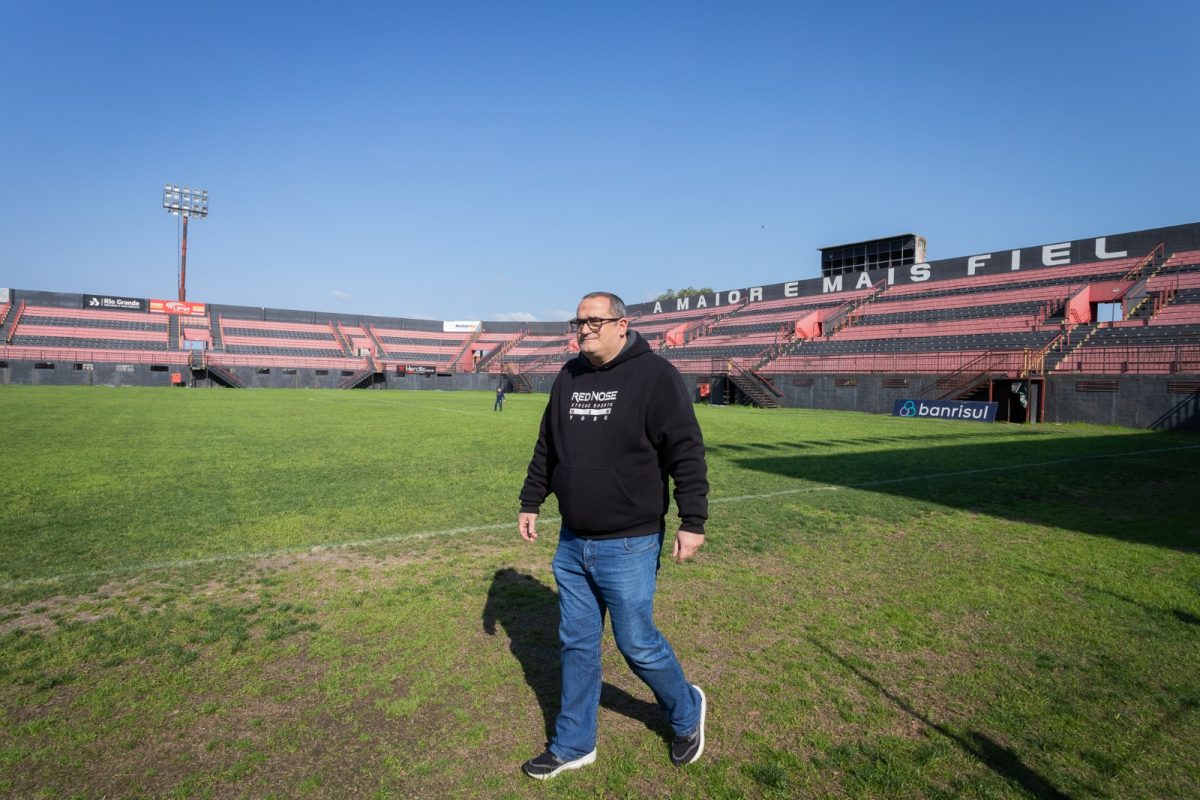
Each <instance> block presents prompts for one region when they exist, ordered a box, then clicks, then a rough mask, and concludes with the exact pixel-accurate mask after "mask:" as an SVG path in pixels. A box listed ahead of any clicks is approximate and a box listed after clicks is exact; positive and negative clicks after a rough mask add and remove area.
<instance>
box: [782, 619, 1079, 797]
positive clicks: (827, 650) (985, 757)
mask: <svg viewBox="0 0 1200 800" xmlns="http://www.w3.org/2000/svg"><path fill="white" fill-rule="evenodd" d="M805 638H807V639H808V641H809V642H810V643H811V644H812V645H813V646H814V647H816V648H817V649H818V650H820V651H821V652H822V653H824V654H825V655H827V656H829V657H830V658H832V659H833V660H834V661H836V662H837V663H839V664H841V665H842V666H843V667H845V668H846V669H847V670H849V671H850V672H852V673H854V675H855V676H856V677H858V679H859V680H861V681H863V682H864V683H866V684H868V685H870V686H871V687H873V688H874V689H875V690H876V691H878V692H879V693H880V694H881V695H883V696H884V697H886V698H887V699H888V700H889V701H890V702H891V703H892V704H893V705H895V706H896V707H897V708H899V709H900V710H901V711H903V712H904V713H905V714H908V715H909V716H910V717H912V718H913V719H915V720H917V721H918V722H920V723H921V724H922V725H924V726H926V727H927V728H929V729H930V730H933V731H937V732H938V733H940V734H941V735H942V736H945V737H946V738H947V739H949V740H950V741H952V742H954V744H955V745H957V746H958V747H959V748H960V749H962V750H963V751H964V752H966V753H967V754H969V755H971V756H973V757H975V758H977V759H978V760H979V762H980V763H982V764H983V765H984V766H986V767H987V768H988V769H990V770H991V771H992V772H994V773H996V774H997V775H999V776H1001V777H1003V778H1005V779H1006V780H1009V781H1011V782H1013V783H1015V784H1017V785H1019V786H1020V787H1021V788H1022V789H1024V790H1025V791H1026V792H1027V793H1028V794H1030V795H1031V796H1033V797H1036V798H1038V800H1071V796H1070V795H1068V794H1064V793H1063V792H1062V791H1060V790H1059V789H1058V788H1057V787H1055V786H1054V785H1053V784H1052V783H1050V781H1049V780H1047V779H1046V778H1044V777H1042V776H1041V775H1040V774H1038V773H1037V772H1036V771H1035V770H1033V769H1031V768H1030V767H1029V766H1028V765H1026V764H1025V762H1024V761H1022V760H1021V757H1020V756H1018V755H1017V754H1016V753H1015V752H1013V750H1012V749H1010V748H1008V747H1005V746H1003V745H1001V744H1000V743H998V742H996V741H995V740H993V739H991V738H990V737H988V736H986V735H985V734H983V733H980V732H979V731H970V732H969V733H968V734H967V735H966V736H961V735H959V734H957V733H955V732H954V731H952V730H950V729H949V728H948V727H946V726H945V725H939V724H938V723H936V722H934V721H933V720H931V719H929V718H928V717H926V716H925V715H924V714H922V713H921V712H919V711H917V710H916V709H915V708H913V707H912V705H910V704H909V703H908V702H907V701H906V700H904V699H903V698H902V697H900V696H899V695H897V694H895V693H894V692H892V691H891V690H890V689H888V688H887V687H886V686H884V685H883V684H881V683H879V681H877V680H875V679H874V678H872V677H871V676H870V675H867V674H866V673H865V672H863V671H862V670H860V669H859V668H858V667H856V666H854V665H853V664H852V663H850V661H849V660H847V659H846V658H844V657H843V656H841V655H840V654H839V653H837V652H836V651H834V649H833V648H832V647H830V646H829V645H827V644H825V643H824V642H821V641H819V640H817V639H814V638H813V637H811V636H808V637H805Z"/></svg>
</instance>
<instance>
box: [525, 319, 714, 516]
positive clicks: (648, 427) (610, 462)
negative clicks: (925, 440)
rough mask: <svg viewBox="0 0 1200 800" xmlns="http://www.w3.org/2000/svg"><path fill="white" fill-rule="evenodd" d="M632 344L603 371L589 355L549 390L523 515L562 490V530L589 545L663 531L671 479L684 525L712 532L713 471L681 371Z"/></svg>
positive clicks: (642, 343)
mask: <svg viewBox="0 0 1200 800" xmlns="http://www.w3.org/2000/svg"><path fill="white" fill-rule="evenodd" d="M629 337H630V342H629V343H628V344H626V346H625V348H624V349H623V350H622V351H621V352H620V353H619V354H617V356H616V357H615V358H613V359H612V360H611V361H609V362H608V363H607V364H604V365H603V366H600V367H597V366H594V365H593V364H592V362H590V361H588V360H587V358H586V357H585V356H584V355H583V354H582V353H580V354H579V356H578V357H576V358H572V359H571V360H570V361H568V362H567V363H566V364H564V365H563V368H562V370H561V371H560V372H559V373H558V377H557V378H556V379H555V381H554V386H553V388H552V389H551V390H550V402H549V403H548V404H547V405H546V412H545V413H544V414H543V415H542V427H541V431H540V433H539V434H538V440H537V445H536V446H535V447H534V449H533V460H532V461H530V462H529V474H528V476H527V477H526V478H525V485H524V487H522V489H521V511H522V512H527V513H533V514H536V513H537V512H538V509H539V508H540V507H541V505H542V502H543V501H544V500H545V499H546V495H547V494H549V493H550V492H554V494H555V496H556V497H557V498H558V507H559V510H560V512H561V513H562V519H563V524H564V525H565V526H566V527H567V528H569V529H570V530H571V532H572V533H574V534H576V535H578V536H582V537H585V538H592V539H611V538H615V537H618V536H646V535H649V534H652V533H658V532H659V531H661V530H663V528H664V525H665V522H666V515H667V510H668V507H669V505H670V498H669V496H668V481H667V476H668V475H669V476H670V477H671V478H673V479H674V481H675V503H676V505H678V507H679V517H680V519H681V520H682V524H681V525H680V528H681V529H683V530H685V531H690V532H692V533H700V534H702V533H704V521H705V520H706V519H707V518H708V469H707V466H706V465H705V463H704V439H703V437H702V435H701V433H700V425H699V423H697V422H696V414H695V412H694V411H693V410H692V401H691V398H690V397H689V396H688V390H687V387H686V385H685V384H684V382H683V378H682V377H681V376H680V375H679V372H678V370H676V369H675V367H674V366H672V365H671V363H670V362H668V361H667V360H666V359H664V358H662V357H660V356H658V355H656V354H654V353H653V352H651V351H650V346H649V345H648V344H646V340H645V339H643V338H642V337H641V336H639V335H638V334H637V333H636V332H634V331H630V332H629Z"/></svg>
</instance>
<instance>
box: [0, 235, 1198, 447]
mask: <svg viewBox="0 0 1200 800" xmlns="http://www.w3.org/2000/svg"><path fill="white" fill-rule="evenodd" d="M613 288H618V287H613ZM2 291H3V294H0V296H3V297H4V299H5V300H6V302H5V303H4V304H3V305H0V335H2V337H3V338H2V339H0V341H2V342H3V349H2V352H0V382H4V383H14V382H34V383H37V382H58V383H72V382H83V381H86V382H93V383H94V382H103V383H109V384H120V383H124V382H134V383H140V384H143V385H159V384H163V383H168V381H169V383H173V384H176V385H178V384H180V382H181V374H186V375H187V378H188V381H189V383H191V384H192V385H198V386H199V385H223V386H280V387H284V386H312V387H326V388H337V387H342V388H349V387H355V386H374V387H378V388H392V387H394V388H483V387H487V388H494V385H495V383H496V381H497V380H500V381H506V382H508V383H509V387H510V389H512V390H515V391H520V390H527V389H545V388H548V385H549V381H550V380H552V379H553V376H554V375H555V374H556V373H557V371H558V370H559V369H560V367H561V365H562V363H563V362H564V360H566V359H567V358H569V357H571V355H572V354H574V353H575V352H577V350H578V346H577V344H576V342H575V338H574V336H573V335H572V334H571V333H570V332H569V331H568V329H567V326H566V324H565V323H564V322H553V321H551V322H529V323H515V322H500V323H490V322H483V323H476V324H472V326H462V323H454V324H450V323H447V324H445V325H443V323H441V322H435V321H430V320H404V319H397V318H385V317H361V316H354V315H331V314H322V313H320V312H307V311H285V310H280V309H267V308H249V307H240V306H222V305H215V304H211V303H210V304H196V306H197V308H195V309H191V308H190V307H189V308H188V309H187V310H184V311H180V310H178V308H172V306H174V304H170V303H166V302H165V301H144V300H142V301H139V300H133V299H130V298H104V300H105V302H103V303H101V302H98V298H96V297H94V296H90V295H76V294H66V293H55V292H38V291H24V290H2ZM155 304H157V306H156V305H155ZM117 308H119V309H121V310H112V309H117ZM164 309H165V312H166V313H159V312H164ZM629 311H630V325H631V327H632V328H633V329H634V330H637V331H638V332H639V333H640V334H641V335H642V336H643V337H645V338H646V340H647V341H648V342H649V343H650V344H651V346H652V347H653V348H654V349H655V350H656V351H658V352H659V353H660V354H661V355H663V356H664V357H665V358H667V359H669V360H671V361H672V362H673V363H674V364H675V365H676V366H677V367H678V368H679V369H680V371H681V372H682V373H683V374H684V375H685V376H687V379H688V380H689V381H690V382H693V383H694V385H695V386H696V387H697V392H698V396H699V397H703V398H705V399H706V400H707V401H710V402H752V403H755V404H758V405H763V406H772V405H792V406H810V407H825V408H847V409H855V410H868V411H875V412H880V411H886V410H888V408H889V406H890V403H891V402H892V401H893V400H895V399H897V398H900V397H909V396H921V397H935V396H936V397H949V398H958V399H988V400H993V401H996V400H999V401H1000V402H1002V403H1005V402H1006V403H1007V404H1008V409H1007V411H1006V412H1005V414H1004V415H1003V416H1002V417H1001V418H1003V419H1022V418H1023V416H1022V415H1023V414H1028V415H1032V416H1033V417H1034V418H1036V419H1085V420H1096V421H1106V422H1117V423H1118V424H1131V425H1137V426H1164V425H1165V426H1178V425H1181V424H1185V423H1188V421H1189V420H1193V418H1195V419H1197V420H1200V223H1192V224H1187V225H1177V226H1173V227H1169V228H1157V229H1152V230H1147V231H1135V232H1132V233H1126V234H1116V235H1112V236H1107V237H1097V238H1094V239H1081V240H1075V241H1069V242H1059V243H1054V244H1047V245H1039V246H1035V247H1027V248H1020V249H1014V250H1011V251H1006V252H999V253H986V254H979V255H975V256H965V257H960V258H953V259H945V260H942V261H931V262H929V263H923V264H912V265H905V266H902V267H888V268H886V269H882V268H881V269H877V270H872V271H871V272H869V273H868V272H861V273H849V272H843V273H841V274H838V275H836V276H835V275H825V276H822V277H821V278H818V279H811V280H804V281H790V282H786V283H781V284H772V285H765V286H755V287H748V288H746V287H744V288H741V289H731V290H726V291H722V292H712V293H707V294H700V295H692V296H690V297H685V298H680V299H676V300H672V301H669V302H668V301H651V302H648V303H641V304H633V305H630V306H629ZM189 312H190V313H192V314H195V315H194V316H187V315H185V314H187V313H189ZM457 327H471V329H470V330H455V329H453V328H457ZM1089 376H1093V377H1094V379H1093V378H1089ZM1114 387H1115V388H1114ZM1114 392H1117V393H1124V394H1125V395H1127V396H1128V399H1126V400H1125V401H1123V402H1120V403H1116V402H1113V401H1112V400H1111V397H1109V395H1111V394H1112V393H1114ZM1031 393H1032V396H1033V398H1034V400H1033V402H1032V403H1031V405H1030V407H1029V410H1028V411H1025V410H1023V408H1020V407H1018V406H1017V405H1016V401H1015V400H1014V399H1013V398H1015V397H1018V396H1019V397H1020V398H1021V402H1022V404H1023V403H1024V402H1025V401H1026V399H1027V396H1031ZM1039 393H1040V397H1041V398H1042V399H1043V400H1044V399H1046V398H1047V397H1049V398H1053V403H1052V404H1047V403H1042V404H1041V405H1038V403H1037V401H1036V400H1037V396H1038V395H1039ZM1047 405H1050V406H1051V412H1050V416H1049V417H1047V410H1046V409H1047ZM1181 409H1182V410H1181Z"/></svg>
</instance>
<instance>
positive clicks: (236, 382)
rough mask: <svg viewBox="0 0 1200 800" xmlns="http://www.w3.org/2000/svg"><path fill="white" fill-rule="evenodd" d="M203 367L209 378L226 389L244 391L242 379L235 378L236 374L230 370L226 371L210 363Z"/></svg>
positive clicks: (218, 365)
mask: <svg viewBox="0 0 1200 800" xmlns="http://www.w3.org/2000/svg"><path fill="white" fill-rule="evenodd" d="M205 367H206V368H207V370H208V377H209V378H211V379H213V380H215V381H216V382H217V383H219V384H221V385H222V386H224V387H226V388H228V389H244V388H245V386H246V384H244V383H242V379H241V378H239V377H238V376H237V373H235V372H234V371H233V370H231V369H226V368H225V367H223V366H221V365H220V364H214V363H212V362H207V363H206V364H205Z"/></svg>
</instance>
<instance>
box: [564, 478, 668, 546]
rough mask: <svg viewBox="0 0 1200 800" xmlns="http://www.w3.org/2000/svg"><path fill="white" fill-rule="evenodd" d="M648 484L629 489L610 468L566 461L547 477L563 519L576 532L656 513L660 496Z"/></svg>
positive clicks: (607, 528) (627, 522)
mask: <svg viewBox="0 0 1200 800" xmlns="http://www.w3.org/2000/svg"><path fill="white" fill-rule="evenodd" d="M648 483H651V481H643V482H641V483H640V484H638V485H636V486H634V487H633V488H632V489H630V488H629V487H626V486H625V484H624V483H623V482H622V481H621V476H620V475H619V474H618V472H617V470H615V469H612V468H611V467H573V466H571V465H570V464H559V465H558V467H557V468H556V469H555V470H554V474H553V475H552V476H551V478H550V488H551V490H553V492H554V495H555V497H557V498H558V508H559V510H560V511H561V512H562V518H563V522H564V523H566V526H567V527H568V528H570V529H572V530H580V531H617V530H621V529H622V528H628V527H631V526H633V525H636V524H637V523H639V522H645V521H646V520H647V519H650V518H652V517H654V516H657V515H658V514H659V513H661V510H660V509H659V508H658V506H659V505H660V504H661V499H660V498H659V497H658V493H657V492H656V489H655V487H653V486H647V485H646V484H648Z"/></svg>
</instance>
